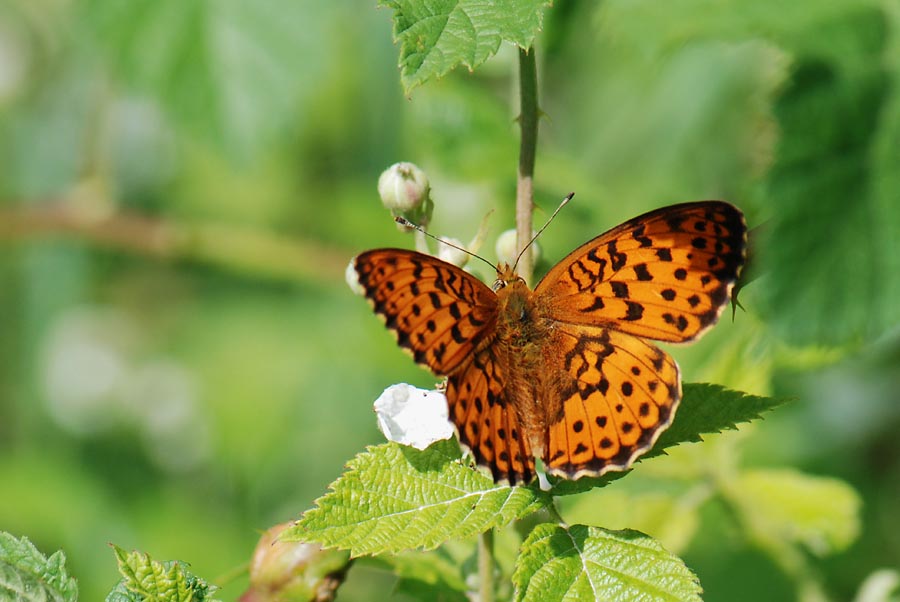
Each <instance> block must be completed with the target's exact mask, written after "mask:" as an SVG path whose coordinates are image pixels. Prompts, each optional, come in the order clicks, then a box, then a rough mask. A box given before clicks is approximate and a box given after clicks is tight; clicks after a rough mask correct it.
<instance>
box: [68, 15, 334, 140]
mask: <svg viewBox="0 0 900 602" xmlns="http://www.w3.org/2000/svg"><path fill="white" fill-rule="evenodd" d="M329 10H333V9H329V8H328V3H322V4H317V3H295V2H282V1H281V0H257V1H255V2H252V3H247V2H243V1H242V0H217V1H215V2H184V1H183V0H129V1H128V2H120V1H118V0H89V1H88V2H86V3H85V6H84V7H83V10H82V12H81V15H82V17H83V23H84V26H85V29H86V30H87V32H88V35H90V36H92V37H93V38H95V39H96V42H97V43H98V44H99V45H100V46H102V47H103V50H104V51H105V52H104V55H105V56H108V57H111V59H112V60H113V61H114V62H113V64H112V65H111V67H112V69H113V72H114V75H115V76H117V77H118V78H119V79H121V80H122V81H124V82H125V83H127V84H129V85H130V86H132V87H133V88H134V89H136V90H138V91H139V92H141V93H144V94H147V95H149V96H151V97H153V98H155V99H157V100H158V101H159V102H160V103H161V104H162V106H163V107H164V109H165V110H166V112H167V114H168V115H169V116H170V117H171V118H172V119H173V120H174V121H175V122H177V123H179V124H180V125H181V126H183V127H185V128H186V129H188V130H190V131H192V132H193V133H194V134H195V135H199V136H200V137H202V138H205V139H207V140H210V141H212V142H214V143H216V144H218V145H219V146H220V147H222V148H224V149H225V150H227V151H230V154H232V155H233V156H235V157H240V158H244V157H247V156H250V155H252V154H253V153H254V152H257V151H259V150H260V149H261V148H263V147H264V145H265V143H266V142H267V141H268V140H269V139H270V138H271V137H272V136H274V135H277V134H278V133H279V132H280V131H282V128H283V127H284V126H285V124H287V123H289V121H290V120H291V119H293V118H294V117H295V115H296V114H298V112H299V111H300V108H299V107H298V106H297V105H298V102H299V101H300V100H302V99H303V98H306V97H307V96H308V95H309V93H310V92H312V91H314V90H316V89H318V86H320V85H321V79H322V77H323V76H324V74H326V73H327V72H328V68H329V63H328V57H329V56H330V55H329V53H328V52H325V51H323V48H322V47H323V45H324V43H325V40H326V39H327V38H326V36H327V32H328V28H327V27H325V26H324V22H325V18H326V17H327V16H329V15H330V13H329ZM300 57H306V58H308V59H309V60H303V68H302V69H298V68H297V62H298V59H299V58H300Z"/></svg>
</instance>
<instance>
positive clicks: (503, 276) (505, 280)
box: [491, 263, 525, 292]
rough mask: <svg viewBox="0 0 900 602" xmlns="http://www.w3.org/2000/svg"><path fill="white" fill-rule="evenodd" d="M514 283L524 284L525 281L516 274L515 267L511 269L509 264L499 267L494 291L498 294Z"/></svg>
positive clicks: (493, 287)
mask: <svg viewBox="0 0 900 602" xmlns="http://www.w3.org/2000/svg"><path fill="white" fill-rule="evenodd" d="M514 282H521V283H522V284H524V283H525V280H524V279H523V278H522V277H521V276H519V275H518V274H517V273H516V270H515V267H510V265H509V264H508V263H504V264H501V265H499V266H498V267H497V279H496V280H494V284H493V286H492V287H491V288H492V289H494V292H497V291H499V290H500V289H502V288H506V287H507V286H509V285H510V284H512V283H514Z"/></svg>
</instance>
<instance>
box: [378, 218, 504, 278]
mask: <svg viewBox="0 0 900 602" xmlns="http://www.w3.org/2000/svg"><path fill="white" fill-rule="evenodd" d="M394 221H395V222H397V223H398V224H400V225H401V226H406V227H407V228H413V229H415V230H418V231H419V232H421V233H422V234H424V235H425V236H427V237H428V238H433V239H434V240H436V241H438V243H440V244H442V245H447V246H448V247H453V248H454V249H456V250H457V251H462V252H463V253H465V254H466V255H471V256H472V257H474V258H475V259H480V260H481V261H483V262H485V263H486V264H488V265H489V266H491V269H493V270H494V271H495V272H499V271H500V270H498V269H497V266H495V265H494V264H493V263H491V262H490V261H488V260H487V259H485V258H484V257H482V256H481V255H477V254H475V253H473V252H472V251H470V250H468V249H464V248H462V247H460V246H459V245H455V244H453V243H452V242H450V241H448V240H443V239H440V238H438V237H437V236H435V235H434V234H432V233H431V232H428V231H427V230H425V228H423V227H422V226H420V225H418V224H414V223H412V222H411V221H409V220H408V219H406V218H405V217H403V216H400V215H395V216H394Z"/></svg>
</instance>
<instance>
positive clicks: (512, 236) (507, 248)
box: [494, 229, 541, 265]
mask: <svg viewBox="0 0 900 602" xmlns="http://www.w3.org/2000/svg"><path fill="white" fill-rule="evenodd" d="M494 250H495V252H496V253H497V261H498V262H499V263H501V264H503V263H506V264H509V265H513V264H514V263H515V262H516V255H518V249H517V248H516V231H515V230H514V229H513V230H507V231H506V232H503V233H502V234H501V235H500V236H498V237H497V244H496V245H495V247H494ZM531 257H532V263H537V262H538V259H540V257H541V247H540V246H539V245H538V243H537V242H533V243H531Z"/></svg>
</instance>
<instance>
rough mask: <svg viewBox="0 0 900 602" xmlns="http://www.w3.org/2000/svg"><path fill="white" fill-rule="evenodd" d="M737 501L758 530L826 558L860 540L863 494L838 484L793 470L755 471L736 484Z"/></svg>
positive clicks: (829, 479)
mask: <svg viewBox="0 0 900 602" xmlns="http://www.w3.org/2000/svg"><path fill="white" fill-rule="evenodd" d="M735 486H736V487H737V488H738V489H737V491H736V493H737V499H739V500H740V504H741V508H742V509H743V512H744V513H745V514H746V515H747V518H748V519H749V520H751V521H753V522H754V524H756V525H757V526H758V527H759V529H761V530H765V532H767V533H771V534H777V535H778V536H779V537H781V538H784V539H787V540H789V541H792V542H797V543H800V544H803V545H804V546H805V547H806V548H807V549H809V550H810V551H811V552H813V553H814V554H817V555H819V556H825V555H827V554H832V553H835V552H840V551H842V550H845V549H847V547H848V546H849V545H850V544H852V543H853V542H854V541H855V540H856V538H857V537H858V535H859V531H860V515H859V513H860V508H861V505H862V501H861V500H860V498H859V494H857V493H856V491H854V490H853V488H852V487H850V485H848V484H847V483H845V482H844V481H841V480H838V479H831V478H824V477H813V476H810V475H806V474H803V473H801V472H798V471H794V470H787V469H785V470H750V471H747V472H744V473H742V474H741V475H740V476H739V477H738V478H737V481H736V483H735Z"/></svg>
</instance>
